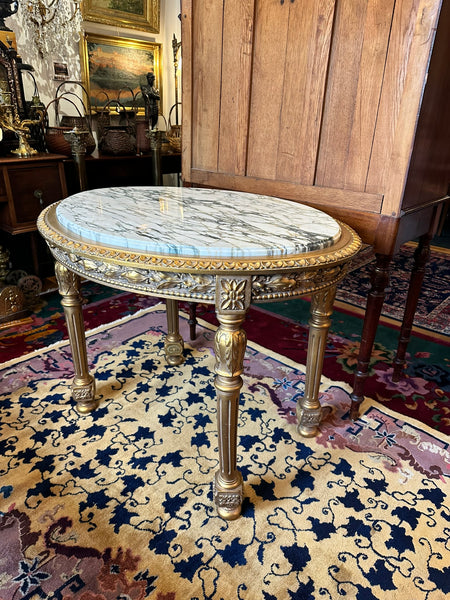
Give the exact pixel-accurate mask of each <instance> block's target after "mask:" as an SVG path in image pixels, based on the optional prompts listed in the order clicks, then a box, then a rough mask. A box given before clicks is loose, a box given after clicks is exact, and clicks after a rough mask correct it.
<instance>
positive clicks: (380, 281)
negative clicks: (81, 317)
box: [350, 254, 392, 420]
mask: <svg viewBox="0 0 450 600" xmlns="http://www.w3.org/2000/svg"><path fill="white" fill-rule="evenodd" d="M391 260H392V256H391V255H386V254H376V263H375V267H374V269H373V271H372V276H371V282H372V287H371V289H370V292H369V295H368V297H367V306H366V314H365V317H364V324H363V331H362V334H361V344H360V347H359V356H358V365H357V370H356V373H355V379H354V384H353V392H352V394H351V396H350V397H351V407H350V418H351V419H353V420H356V419H357V418H358V415H359V405H360V404H361V402H362V401H363V400H364V384H365V381H366V378H367V374H368V371H369V363H370V356H371V354H372V349H373V344H374V341H375V335H376V332H377V327H378V322H379V320H380V315H381V309H382V308H383V302H384V298H385V296H386V290H387V287H388V285H389V268H390V264H391Z"/></svg>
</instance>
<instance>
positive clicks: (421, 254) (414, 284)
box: [392, 233, 431, 382]
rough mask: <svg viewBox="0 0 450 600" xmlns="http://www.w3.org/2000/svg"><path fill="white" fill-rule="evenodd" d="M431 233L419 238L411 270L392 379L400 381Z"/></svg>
mask: <svg viewBox="0 0 450 600" xmlns="http://www.w3.org/2000/svg"><path fill="white" fill-rule="evenodd" d="M430 242H431V234H428V233H427V234H425V235H423V236H422V237H421V238H420V240H419V245H418V246H417V248H416V251H415V252H414V266H413V269H412V272H411V279H410V282H409V288H408V296H407V298H406V306H405V313H404V315H403V322H402V327H401V329H400V337H399V341H398V346H397V354H396V356H395V358H394V362H393V367H394V369H393V373H392V381H394V382H397V381H400V378H401V376H402V374H403V368H404V365H405V356H406V350H407V348H408V343H409V340H410V338H411V329H412V326H413V323H414V315H415V314H416V309H417V303H418V301H419V296H420V290H421V289H422V283H423V278H424V277H425V270H426V265H427V262H428V260H429V258H430Z"/></svg>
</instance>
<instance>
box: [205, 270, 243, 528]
mask: <svg viewBox="0 0 450 600" xmlns="http://www.w3.org/2000/svg"><path fill="white" fill-rule="evenodd" d="M250 291H251V283H250V278H248V277H242V278H235V277H234V278H233V277H217V287H216V314H217V318H218V321H219V323H220V327H219V329H218V330H217V332H216V336H215V344H214V349H215V354H216V366H215V372H216V377H215V382H214V383H215V387H216V390H217V427H218V433H219V471H218V472H217V473H216V475H215V481H214V502H215V504H216V507H217V512H218V514H219V515H220V516H221V517H223V518H224V519H228V520H231V519H236V518H237V517H239V515H240V514H241V506H242V493H243V492H242V476H241V474H240V473H239V471H238V470H237V467H236V463H237V460H236V455H237V423H238V410H239V392H240V389H241V387H242V377H241V374H242V372H243V370H244V354H245V347H246V344H247V337H246V335H245V331H244V330H243V329H242V328H241V325H242V323H243V321H244V318H245V313H246V311H247V309H248V307H249V305H250Z"/></svg>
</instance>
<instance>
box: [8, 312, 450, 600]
mask: <svg viewBox="0 0 450 600" xmlns="http://www.w3.org/2000/svg"><path fill="white" fill-rule="evenodd" d="M165 331H166V319H165V311H164V309H163V306H162V305H156V306H154V307H150V308H148V309H145V310H143V311H139V312H138V313H136V314H135V315H133V316H130V317H126V318H125V319H122V320H120V321H118V322H116V323H114V324H112V325H109V326H101V327H99V328H97V329H96V330H93V331H91V332H90V334H89V336H88V357H89V361H90V364H91V368H92V369H93V371H94V372H95V375H96V379H97V394H98V398H99V407H98V408H97V409H96V410H95V411H94V412H93V413H91V414H90V415H85V416H80V415H79V414H77V412H76V411H75V408H74V405H73V402H72V401H71V399H70V382H71V377H72V373H73V372H72V366H71V359H70V351H69V349H68V346H67V343H66V342H64V341H62V342H58V343H57V344H56V345H53V346H50V347H48V348H46V349H44V350H38V351H37V352H35V353H32V354H29V355H25V356H22V357H18V358H16V359H13V360H11V361H9V362H8V363H6V364H4V365H3V367H2V372H1V373H0V386H1V389H0V402H1V412H0V599H1V600H19V599H22V600H23V599H28V600H35V599H40V598H45V599H48V598H57V599H61V600H75V599H76V600H113V599H114V600H117V599H121V600H128V599H132V600H141V599H145V598H149V599H151V600H194V599H195V600H200V599H211V600H234V599H237V600H259V599H261V600H281V599H288V600H292V599H294V600H319V599H326V600H336V599H337V598H342V597H344V598H347V599H351V600H393V599H394V600H412V599H414V600H443V599H444V598H446V597H448V594H450V506H449V483H450V447H449V442H450V440H449V438H448V437H446V436H444V435H443V434H442V433H439V432H436V431H433V430H432V429H430V428H428V427H426V426H425V425H423V424H421V423H419V422H417V421H415V420H413V419H410V418H407V417H404V416H401V415H399V414H397V413H395V412H393V411H391V410H389V409H388V408H386V407H385V406H382V405H380V404H379V403H377V402H375V401H372V400H366V402H365V403H364V404H363V406H362V410H361V416H360V418H359V420H358V421H356V422H350V421H349V420H348V419H347V416H348V408H349V393H350V388H349V386H348V385H346V384H345V383H342V382H339V381H332V380H330V379H327V378H323V380H322V386H321V402H322V405H323V406H326V407H327V409H328V410H327V416H326V418H325V420H324V422H323V423H322V425H321V428H320V432H319V435H318V436H317V437H316V438H313V439H305V438H301V437H300V436H299V435H298V433H297V431H296V423H295V421H296V419H295V404H296V401H297V399H298V398H299V397H301V395H302V394H303V390H304V372H305V368H304V366H302V365H301V364H298V363H294V362H293V361H292V360H290V359H289V358H286V357H284V356H282V355H280V354H276V353H274V352H272V351H270V350H267V349H266V348H264V347H262V346H259V345H257V344H255V343H254V342H250V343H249V344H248V348H247V352H246V358H245V373H244V376H243V380H244V385H243V388H242V393H241V402H240V414H239V445H238V462H239V469H240V470H241V472H242V474H243V479H244V486H245V487H244V493H245V500H244V505H243V514H242V516H241V517H240V519H238V520H236V521H232V522H226V521H223V520H222V519H220V518H219V517H218V516H217V515H216V512H215V510H214V508H213V502H212V489H211V482H212V478H213V473H214V472H215V470H216V469H217V464H218V457H217V434H216V405H215V404H216V403H215V389H214V384H213V375H212V371H213V368H214V357H213V350H212V344H213V339H214V332H215V327H214V326H213V325H211V324H209V323H207V322H204V321H202V322H201V323H200V324H199V326H198V335H197V338H196V339H195V340H194V341H193V342H186V350H185V362H184V363H183V364H182V365H181V366H179V367H168V366H167V365H166V363H165V359H164V348H163V338H164V333H165ZM180 331H181V333H182V335H183V337H184V339H185V340H187V339H188V338H189V336H188V325H187V318H186V316H185V315H182V316H181V323H180Z"/></svg>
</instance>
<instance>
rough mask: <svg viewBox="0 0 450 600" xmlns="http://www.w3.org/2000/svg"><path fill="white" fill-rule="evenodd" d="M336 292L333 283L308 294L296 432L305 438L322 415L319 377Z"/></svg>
mask: <svg viewBox="0 0 450 600" xmlns="http://www.w3.org/2000/svg"><path fill="white" fill-rule="evenodd" d="M335 295H336V286H332V287H330V288H327V289H326V290H321V291H319V292H315V293H313V294H312V296H311V319H310V321H309V338H308V354H307V357H306V376H305V395H304V397H303V398H301V399H300V401H299V403H298V405H297V419H298V432H299V433H300V434H301V435H303V436H305V437H312V436H314V435H316V433H317V429H318V426H319V424H320V420H321V417H322V409H321V407H320V402H319V388H320V378H321V376H322V367H323V358H324V354H325V346H326V342H327V335H328V330H329V328H330V324H331V319H330V317H331V315H332V314H333V303H334V297H335Z"/></svg>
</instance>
